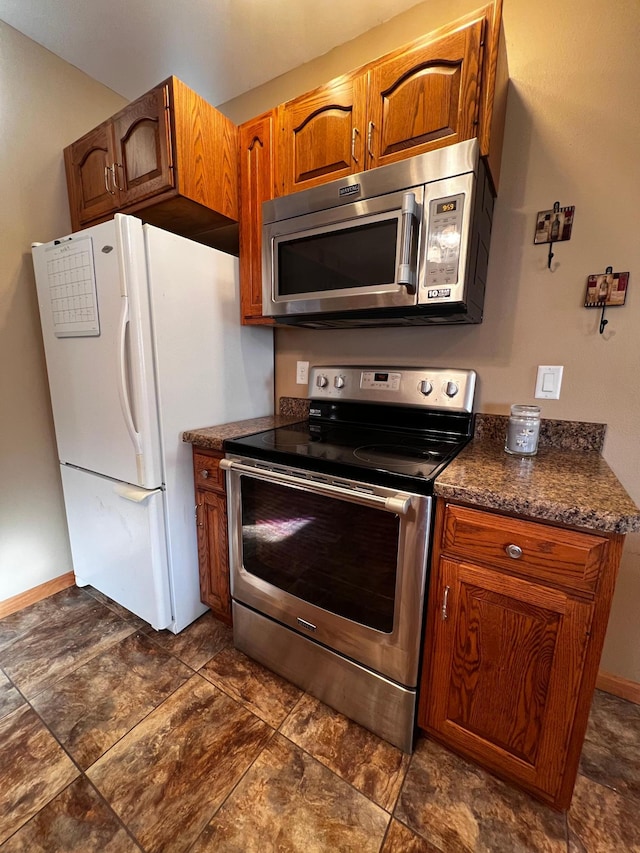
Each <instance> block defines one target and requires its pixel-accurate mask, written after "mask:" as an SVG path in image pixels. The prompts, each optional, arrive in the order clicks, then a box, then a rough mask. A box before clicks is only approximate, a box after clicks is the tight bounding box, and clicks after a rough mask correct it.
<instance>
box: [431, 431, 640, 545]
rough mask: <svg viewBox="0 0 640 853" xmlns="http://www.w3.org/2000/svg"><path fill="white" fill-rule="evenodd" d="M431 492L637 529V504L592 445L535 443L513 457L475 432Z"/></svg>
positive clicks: (535, 514)
mask: <svg viewBox="0 0 640 853" xmlns="http://www.w3.org/2000/svg"><path fill="white" fill-rule="evenodd" d="M435 494H436V496H439V497H442V498H446V499H447V500H456V501H463V502H465V503H471V504H475V505H476V506H478V507H482V508H486V509H495V510H502V511H503V512H509V513H517V514H519V515H523V516H528V517H530V518H535V519H540V520H542V521H550V522H555V523H557V524H566V525H569V526H571V527H583V528H587V529H592V530H602V531H608V532H613V533H632V532H638V531H640V509H638V507H637V506H636V505H635V504H634V502H633V501H632V500H631V498H630V497H629V495H628V494H627V492H626V491H625V489H624V487H623V486H622V484H621V483H620V481H619V480H618V478H617V477H616V476H615V474H614V473H613V471H612V470H611V468H610V467H609V466H608V465H607V463H606V462H605V461H604V459H603V458H602V456H601V455H600V453H599V452H598V451H596V450H586V451H585V450H567V449H564V448H559V447H554V446H540V447H539V448H538V454H537V456H532V457H518V456H510V455H509V454H508V453H505V451H504V447H503V444H502V443H500V444H498V443H497V442H496V441H494V440H492V439H491V438H488V437H476V438H474V439H473V440H472V441H471V442H470V443H469V444H468V445H467V446H466V447H465V448H464V450H463V451H462V452H461V453H460V454H458V456H457V457H456V458H455V459H454V460H453V461H452V462H451V463H450V464H449V465H447V467H446V468H445V469H444V471H443V472H442V474H440V475H439V476H438V477H437V479H436V481H435Z"/></svg>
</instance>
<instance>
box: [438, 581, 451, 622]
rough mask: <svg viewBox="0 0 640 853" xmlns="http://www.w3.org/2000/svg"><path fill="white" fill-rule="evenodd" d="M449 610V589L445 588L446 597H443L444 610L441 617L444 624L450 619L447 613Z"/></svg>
mask: <svg viewBox="0 0 640 853" xmlns="http://www.w3.org/2000/svg"><path fill="white" fill-rule="evenodd" d="M448 609H449V587H448V586H445V588H444V595H443V596H442V610H441V611H440V612H441V615H442V621H443V622H444V621H445V620H446V619H448V618H449V614H448V612H447V611H448Z"/></svg>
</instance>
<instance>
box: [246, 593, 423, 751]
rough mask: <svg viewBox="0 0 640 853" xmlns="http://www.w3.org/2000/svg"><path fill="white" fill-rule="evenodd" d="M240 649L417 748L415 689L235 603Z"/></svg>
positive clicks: (368, 724) (354, 716) (390, 736)
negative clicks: (414, 737)
mask: <svg viewBox="0 0 640 853" xmlns="http://www.w3.org/2000/svg"><path fill="white" fill-rule="evenodd" d="M233 625H234V629H233V640H234V644H235V646H236V648H238V649H240V651H242V652H244V653H245V654H247V655H249V657H251V658H253V659H254V660H257V661H258V662H259V663H261V664H263V665H264V666H266V667H268V668H269V669H272V670H274V671H275V672H278V673H280V675H281V676H282V677H283V678H286V679H288V680H289V681H291V682H292V683H293V684H297V685H298V686H299V687H301V688H302V689H303V690H306V691H307V693H310V694H311V695H315V696H317V697H318V698H319V699H321V700H322V701H323V702H325V703H326V704H327V705H330V706H331V707H332V708H339V709H340V711H341V712H342V713H343V714H344V715H345V716H346V717H349V718H350V719H352V720H356V721H357V722H358V723H360V725H362V726H364V727H365V728H367V729H369V730H370V731H373V732H375V733H376V734H378V735H379V736H380V737H382V738H384V739H385V740H388V741H389V742H390V743H393V744H395V745H396V746H397V747H398V748H399V749H402V750H404V751H405V752H411V751H412V749H413V720H414V719H415V713H416V691H415V690H410V689H408V688H406V687H402V685H400V684H395V683H394V682H393V681H390V680H389V679H388V678H384V677H383V676H382V675H379V674H378V673H376V672H373V671H372V670H370V669H366V668H365V667H363V666H360V665H359V664H358V663H356V662H355V661H352V660H349V659H348V658H346V657H343V656H342V655H336V654H334V653H333V652H332V651H331V650H329V649H326V648H325V647H324V646H321V645H318V643H314V642H312V641H311V640H308V639H307V638H306V637H303V636H301V635H300V634H294V633H292V632H291V631H289V630H288V629H287V628H283V627H282V626H281V625H279V624H278V623H277V622H274V621H273V620H272V619H268V618H267V617H265V616H262V615H260V613H257V612H256V611H255V610H251V609H250V608H248V607H244V606H243V605H242V604H238V602H237V601H234V602H233Z"/></svg>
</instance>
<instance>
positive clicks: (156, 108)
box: [114, 86, 174, 206]
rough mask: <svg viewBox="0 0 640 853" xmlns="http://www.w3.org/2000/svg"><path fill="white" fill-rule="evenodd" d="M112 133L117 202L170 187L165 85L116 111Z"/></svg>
mask: <svg viewBox="0 0 640 853" xmlns="http://www.w3.org/2000/svg"><path fill="white" fill-rule="evenodd" d="M114 134H115V140H116V158H117V159H116V166H115V169H116V175H115V178H116V182H117V185H118V189H119V192H120V204H121V206H123V205H127V204H132V203H133V202H136V201H138V200H139V199H141V198H145V197H147V196H149V195H155V194H156V193H159V192H162V191H163V190H168V189H172V188H173V186H174V174H173V163H172V162H171V125H170V120H169V90H168V87H167V86H159V87H158V88H156V89H153V90H152V91H151V92H149V93H148V94H147V95H145V96H143V97H142V98H139V99H138V100H137V101H134V103H132V104H131V105H130V106H129V107H128V108H127V109H125V110H123V111H122V112H121V113H119V114H118V116H117V118H116V119H115V121H114Z"/></svg>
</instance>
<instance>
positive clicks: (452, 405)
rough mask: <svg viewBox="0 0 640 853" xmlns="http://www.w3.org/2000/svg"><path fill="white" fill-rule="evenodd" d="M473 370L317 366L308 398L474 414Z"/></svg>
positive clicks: (313, 372)
mask: <svg viewBox="0 0 640 853" xmlns="http://www.w3.org/2000/svg"><path fill="white" fill-rule="evenodd" d="M475 386H476V373H475V371H474V370H462V369H460V368H442V367H369V366H358V367H355V366H353V365H349V366H337V365H320V366H314V367H312V368H311V370H310V372H309V397H310V398H311V399H312V400H313V399H315V400H345V401H352V402H359V403H387V404H392V405H396V406H421V407H423V408H429V409H442V410H445V411H451V412H472V411H473V398H474V393H475Z"/></svg>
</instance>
